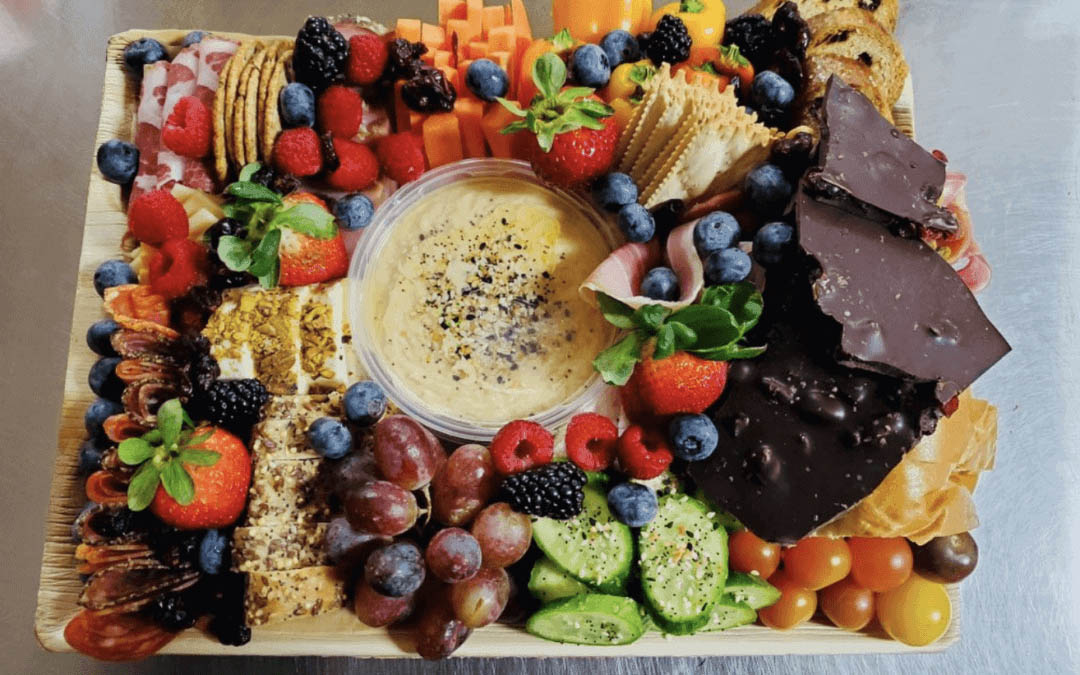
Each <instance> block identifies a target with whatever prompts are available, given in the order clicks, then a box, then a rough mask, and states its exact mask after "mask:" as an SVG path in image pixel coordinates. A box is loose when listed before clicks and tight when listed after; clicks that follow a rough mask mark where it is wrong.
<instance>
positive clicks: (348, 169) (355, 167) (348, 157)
mask: <svg viewBox="0 0 1080 675" xmlns="http://www.w3.org/2000/svg"><path fill="white" fill-rule="evenodd" d="M334 152H336V153H337V156H338V160H339V161H340V162H341V166H339V167H338V168H337V170H336V171H334V172H333V173H331V174H330V175H328V176H327V177H326V182H327V183H329V184H330V185H332V186H333V187H335V188H337V189H339V190H345V191H346V192H355V191H357V190H366V189H368V188H369V187H371V186H372V185H373V184H374V183H375V181H376V180H378V179H379V160H377V159H376V158H375V153H374V152H372V151H371V148H369V147H368V146H366V145H362V144H360V143H354V142H352V141H346V140H344V139H341V138H335V139H334Z"/></svg>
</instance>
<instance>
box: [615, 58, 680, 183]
mask: <svg viewBox="0 0 1080 675" xmlns="http://www.w3.org/2000/svg"><path fill="white" fill-rule="evenodd" d="M678 82H679V80H678V79H673V80H672V81H671V84H672V85H677V83H678ZM684 83H685V81H684ZM664 99H665V100H664V101H663V102H662V103H661V104H660V114H659V115H658V116H657V117H656V121H655V124H654V125H653V128H652V129H651V130H650V132H649V136H648V138H647V140H646V141H645V145H644V146H643V147H642V149H641V152H640V153H639V154H638V156H637V158H636V159H635V160H634V164H633V166H632V167H630V176H631V177H632V178H633V179H634V182H635V183H637V184H638V185H644V184H645V182H646V177H647V176H648V175H649V174H650V173H651V172H653V171H654V170H655V163H656V162H661V161H662V160H660V153H661V151H662V150H663V149H664V148H665V147H666V146H667V144H668V143H669V142H670V141H671V139H672V138H674V137H675V136H677V135H678V134H679V133H680V131H682V129H683V127H684V125H687V124H690V123H691V122H692V119H693V113H694V96H693V91H692V90H691V89H689V88H686V87H679V86H669V88H668V92H667V95H666V96H665V97H664Z"/></svg>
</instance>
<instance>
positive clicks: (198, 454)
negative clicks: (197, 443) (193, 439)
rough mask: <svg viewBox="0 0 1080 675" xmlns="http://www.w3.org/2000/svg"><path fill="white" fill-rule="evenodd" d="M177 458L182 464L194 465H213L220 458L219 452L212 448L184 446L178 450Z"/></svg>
mask: <svg viewBox="0 0 1080 675" xmlns="http://www.w3.org/2000/svg"><path fill="white" fill-rule="evenodd" d="M177 459H178V460H179V461H180V462H181V463H183V464H194V465H196V466H214V465H215V464H217V462H218V460H219V459H221V453H220V452H214V451H213V450H199V449H197V448H186V449H184V450H181V451H180V456H179V457H177Z"/></svg>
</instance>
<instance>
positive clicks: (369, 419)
mask: <svg viewBox="0 0 1080 675" xmlns="http://www.w3.org/2000/svg"><path fill="white" fill-rule="evenodd" d="M385 412H386V394H385V393H384V392H383V390H382V387H380V386H379V385H377V384H375V383H374V382H372V381H371V380H364V381H363V382H357V383H356V384H354V385H352V386H351V387H349V388H348V389H347V390H346V391H345V417H347V418H349V421H350V422H352V423H354V424H359V425H361V426H365V427H367V426H371V425H372V424H375V423H376V422H378V421H379V418H381V417H382V416H383V413H385Z"/></svg>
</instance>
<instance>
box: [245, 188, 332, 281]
mask: <svg viewBox="0 0 1080 675" xmlns="http://www.w3.org/2000/svg"><path fill="white" fill-rule="evenodd" d="M266 227H267V229H269V230H270V231H273V229H274V228H275V227H287V228H289V229H290V230H295V231H297V232H299V233H301V234H306V235H308V236H309V237H315V238H316V239H332V238H333V237H334V235H336V234H337V225H336V224H335V223H334V214H332V213H330V212H329V211H327V210H326V209H323V208H320V207H318V206H316V205H315V204H297V205H296V206H294V207H292V208H290V209H286V210H285V211H281V212H280V213H278V214H277V215H276V216H274V217H273V219H271V220H270V222H269V223H268V224H267V226H266ZM255 276H258V274H256V275H255Z"/></svg>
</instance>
